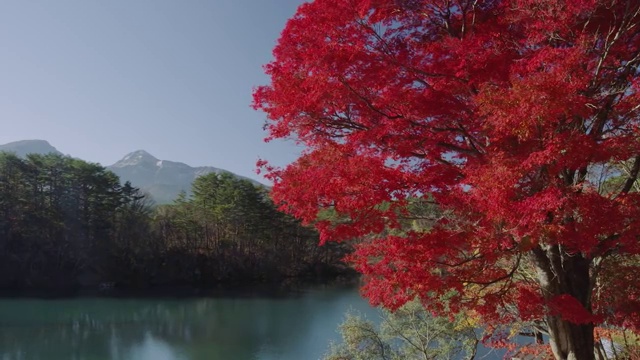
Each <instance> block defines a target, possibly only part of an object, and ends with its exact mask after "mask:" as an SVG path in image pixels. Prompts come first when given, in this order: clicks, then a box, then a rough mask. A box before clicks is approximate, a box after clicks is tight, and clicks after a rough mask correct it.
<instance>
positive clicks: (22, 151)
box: [0, 140, 62, 157]
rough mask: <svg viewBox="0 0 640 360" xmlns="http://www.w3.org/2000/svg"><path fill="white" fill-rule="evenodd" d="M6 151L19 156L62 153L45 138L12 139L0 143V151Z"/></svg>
mask: <svg viewBox="0 0 640 360" xmlns="http://www.w3.org/2000/svg"><path fill="white" fill-rule="evenodd" d="M2 151H6V152H11V153H15V154H16V155H18V156H20V157H25V156H26V155H27V154H43V155H44V154H49V153H54V154H59V155H62V153H61V152H60V151H58V149H56V148H55V147H53V146H51V144H49V142H48V141H46V140H21V141H14V142H10V143H8V144H4V145H0V152H2Z"/></svg>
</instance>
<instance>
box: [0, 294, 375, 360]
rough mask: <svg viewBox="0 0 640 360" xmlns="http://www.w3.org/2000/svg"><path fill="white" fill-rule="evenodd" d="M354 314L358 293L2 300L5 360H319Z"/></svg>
mask: <svg viewBox="0 0 640 360" xmlns="http://www.w3.org/2000/svg"><path fill="white" fill-rule="evenodd" d="M350 309H353V310H356V311H360V312H363V313H365V314H368V315H369V316H370V317H372V318H376V317H377V310H375V309H372V308H370V307H369V306H368V304H367V302H366V301H365V300H363V299H362V298H361V297H360V296H359V294H358V291H357V289H356V288H354V287H315V288H311V289H307V290H304V291H298V292H296V293H288V294H286V295H280V296H259V295H251V296H247V295H246V294H235V295H232V296H231V295H227V296H216V297H201V298H147V299H141V298H136V299H134V298H128V299H114V298H72V299H57V300H41V299H3V300H0V360H31V359H42V360H103V359H104V360H107V359H108V360H196V359H203V360H204V359H206V360H212V359H213V360H215V359H221V360H222V359H223V360H227V359H229V360H244V359H247V360H249V359H251V360H289V359H290V360H305V359H318V358H321V357H322V355H323V354H324V353H325V351H326V349H327V347H328V344H329V342H330V341H331V340H334V341H337V340H338V339H339V336H338V333H337V332H336V329H337V326H338V325H339V324H340V323H341V322H342V321H343V319H344V314H345V312H346V311H348V310H350Z"/></svg>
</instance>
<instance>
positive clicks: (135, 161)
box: [107, 150, 261, 204]
mask: <svg viewBox="0 0 640 360" xmlns="http://www.w3.org/2000/svg"><path fill="white" fill-rule="evenodd" d="M107 169H109V170H111V171H113V172H114V173H115V174H116V175H118V176H119V177H120V180H121V181H122V182H125V181H130V182H131V184H132V185H133V186H135V187H139V188H141V189H142V190H143V191H145V192H148V193H149V194H150V195H151V196H152V197H153V199H154V200H155V201H156V202H157V203H158V204H166V203H170V202H172V201H173V200H174V199H175V198H176V197H177V196H178V194H180V192H181V191H185V192H187V193H189V192H190V190H191V183H193V180H195V179H196V178H197V177H198V176H201V175H206V174H209V173H218V174H219V173H229V171H226V170H223V169H218V168H215V167H212V166H201V167H191V166H189V165H187V164H185V163H181V162H175V161H168V160H160V159H158V158H156V157H154V156H153V155H151V154H149V153H148V152H146V151H144V150H138V151H134V152H132V153H130V154H127V155H126V156H125V157H123V158H122V159H121V160H119V161H118V162H116V163H115V164H113V165H111V166H107ZM233 175H235V176H237V177H238V178H243V179H247V178H244V177H242V176H239V175H236V174H233ZM247 180H249V181H251V182H252V183H254V184H256V185H261V184H260V183H258V182H256V181H254V180H251V179H247Z"/></svg>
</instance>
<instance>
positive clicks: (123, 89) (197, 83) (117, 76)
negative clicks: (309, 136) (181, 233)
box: [0, 0, 303, 182]
mask: <svg viewBox="0 0 640 360" xmlns="http://www.w3.org/2000/svg"><path fill="white" fill-rule="evenodd" d="M302 2H303V0H135V1H131V0H108V1H100V0H62V1H50V0H29V1H24V0H5V1H2V2H0V144H4V143H8V142H12V141H18V140H27V139H43V140H47V141H49V142H50V143H51V144H52V145H53V146H55V147H56V148H57V149H58V150H60V151H61V152H62V153H64V154H68V155H71V156H74V157H78V158H81V159H84V160H87V161H91V162H98V163H101V164H102V165H105V166H107V165H111V164H113V163H115V162H116V161H117V160H119V159H120V158H122V157H123V156H124V155H125V154H127V153H129V152H132V151H135V150H140V149H144V150H146V151H148V152H149V153H151V154H152V155H154V156H155V157H157V158H159V159H163V160H172V161H180V162H184V163H187V164H189V165H192V166H205V165H208V166H215V167H218V168H222V169H226V170H229V171H231V172H234V173H236V174H239V175H243V176H247V177H251V178H254V179H258V180H261V181H263V182H265V181H264V180H262V179H261V177H260V175H257V174H256V173H255V163H256V161H257V160H258V159H259V158H262V159H266V160H269V161H271V162H272V163H273V164H275V165H279V166H282V165H285V164H287V163H290V162H291V161H293V160H295V159H296V158H297V156H298V155H299V154H300V151H301V148H299V147H297V146H296V145H295V144H294V143H293V141H290V140H289V141H277V142H270V143H264V141H263V138H264V137H265V136H266V133H265V132H264V131H263V129H262V126H263V124H264V122H265V115H264V114H263V113H261V112H257V111H255V110H253V109H251V107H250V104H251V92H252V88H253V87H255V86H257V85H261V84H266V83H268V80H269V79H268V78H267V77H266V75H264V73H263V70H262V65H264V64H266V63H267V62H269V61H270V60H271V58H272V56H271V52H272V49H273V47H274V46H275V45H276V42H277V39H278V37H279V35H280V32H281V31H282V29H283V28H284V26H285V23H286V21H287V19H288V18H290V17H291V16H292V15H293V14H294V13H295V10H296V9H297V7H298V6H299V5H300V4H301V3H302Z"/></svg>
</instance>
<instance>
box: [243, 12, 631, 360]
mask: <svg viewBox="0 0 640 360" xmlns="http://www.w3.org/2000/svg"><path fill="white" fill-rule="evenodd" d="M639 20H640V3H639V2H637V1H630V0H626V1H625V0H456V1H452V0H400V1H398V0H336V1H329V0H315V1H312V2H309V3H306V4H303V5H302V6H301V7H300V8H299V9H298V12H297V13H296V14H295V16H294V17H293V18H291V19H290V20H289V22H288V23H287V25H286V27H285V29H284V31H283V33H282V36H281V38H280V40H279V42H278V44H277V46H276V48H275V49H274V60H273V61H272V62H271V63H270V64H268V65H267V66H266V68H265V69H266V73H267V74H268V75H269V76H270V79H271V81H270V83H269V84H268V85H266V86H260V87H258V88H256V89H255V91H254V107H255V108H256V109H260V110H263V111H264V112H266V114H267V117H268V123H267V129H268V131H269V134H270V135H269V137H268V139H275V138H287V137H291V138H294V139H296V140H297V141H298V142H299V143H301V144H303V145H305V146H306V149H307V150H306V151H305V152H304V153H303V154H302V155H301V156H300V158H299V159H298V160H297V161H295V162H294V163H292V164H291V165H289V166H287V167H285V168H274V167H271V166H270V165H269V164H268V163H266V162H264V161H260V162H259V165H260V166H262V167H264V168H265V169H266V171H267V172H268V174H269V176H270V177H271V179H273V181H274V188H273V197H274V199H275V200H276V201H277V202H278V203H279V204H280V205H281V207H282V209H284V210H287V211H288V212H290V213H291V214H293V215H295V216H296V217H298V218H300V219H303V220H304V221H305V222H307V223H314V224H315V225H316V227H317V228H318V229H319V231H320V233H321V237H322V239H323V240H339V241H340V240H348V239H360V240H361V244H360V245H359V246H358V249H357V251H356V254H355V256H354V257H353V261H354V262H355V264H356V265H357V267H358V269H359V270H360V271H362V272H363V273H364V274H365V275H366V277H367V280H368V282H367V285H366V286H365V293H366V294H367V296H368V297H369V298H370V299H371V301H372V302H373V303H376V304H384V305H386V306H388V307H391V308H398V307H399V306H401V305H403V304H404V303H406V302H407V301H409V300H410V299H413V298H416V297H417V298H420V300H421V301H422V303H423V305H424V306H426V307H427V308H429V309H432V310H433V311H442V310H443V309H444V308H445V307H444V306H443V305H442V302H441V301H440V299H441V297H442V296H443V294H451V293H452V292H453V294H454V295H453V297H452V298H451V300H450V302H449V306H450V308H451V310H452V311H455V312H462V311H474V312H475V313H477V314H479V316H481V317H482V318H483V319H484V321H485V322H486V323H487V324H489V325H488V326H489V328H497V327H499V326H500V325H501V324H509V323H513V322H516V321H520V322H522V321H529V322H534V323H543V324H544V328H545V329H546V330H547V331H548V333H549V335H550V340H551V347H552V350H553V353H554V355H555V357H556V358H558V359H591V358H593V357H594V352H593V348H594V336H593V329H594V326H596V325H600V324H607V325H609V326H620V327H623V328H628V329H636V330H637V329H638V328H639V327H640V306H639V305H640V303H639V300H640V289H639V288H638V286H637V282H636V281H634V280H633V279H634V276H635V275H634V274H635V273H637V271H638V270H639V269H638V264H639V262H638V254H639V252H640V246H639V245H640V241H639V240H640V221H638V219H640V195H639V194H638V193H637V192H634V191H632V190H633V189H634V184H635V183H636V181H637V179H638V173H639V171H640V121H639V118H638V116H639V111H640V101H639V100H640V93H639V91H638V90H639V86H640V79H639V77H638V65H639V62H640V32H639V31H638V26H639V25H640V24H639ZM612 166H614V167H615V166H617V167H618V168H619V169H624V170H625V171H617V172H615V171H614V172H613V173H612V172H611V171H610V169H611V167H612ZM614 176H615V177H620V178H619V179H618V181H617V186H604V185H606V183H607V181H609V180H610V179H611V178H612V177H614ZM610 183H611V182H610V181H609V184H610ZM636 186H637V185H636ZM427 195H428V196H429V199H432V200H433V201H434V202H435V203H437V205H438V207H439V209H440V210H441V215H440V216H439V217H438V218H437V219H434V220H433V222H432V224H431V226H430V230H429V231H421V230H419V229H412V230H409V231H403V232H393V231H390V229H391V230H392V229H397V228H398V227H400V224H401V222H402V219H403V218H407V217H411V216H412V214H411V212H410V211H409V210H408V208H407V204H408V199H411V198H420V197H425V196H427ZM326 209H331V211H335V212H336V213H337V214H339V215H340V219H341V220H340V221H338V222H330V221H327V220H324V219H322V218H319V217H318V214H319V213H320V214H321V213H322V212H323V211H325V210H326ZM363 239H364V240H363Z"/></svg>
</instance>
